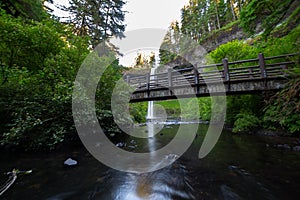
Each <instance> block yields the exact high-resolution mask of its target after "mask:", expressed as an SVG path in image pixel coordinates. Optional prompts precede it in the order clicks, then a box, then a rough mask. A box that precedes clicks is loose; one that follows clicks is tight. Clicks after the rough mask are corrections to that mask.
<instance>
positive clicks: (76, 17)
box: [67, 0, 125, 47]
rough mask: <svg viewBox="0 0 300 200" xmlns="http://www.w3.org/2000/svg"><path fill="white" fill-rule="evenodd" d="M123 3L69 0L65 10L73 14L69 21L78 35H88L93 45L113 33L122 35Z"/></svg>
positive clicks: (97, 0) (108, 0)
mask: <svg viewBox="0 0 300 200" xmlns="http://www.w3.org/2000/svg"><path fill="white" fill-rule="evenodd" d="M124 4H125V2H124V1H123V0H70V7H69V8H67V10H68V11H69V12H70V13H71V14H72V16H73V17H72V18H71V20H70V22H71V23H72V24H73V25H74V29H75V32H76V33H77V34H78V35H80V36H82V35H88V36H90V37H91V44H92V46H93V47H95V46H96V45H97V44H99V43H100V42H102V41H103V40H105V39H107V38H109V37H111V36H113V35H115V36H119V37H122V36H123V35H122V33H123V31H124V30H125V25H124V24H123V21H124V18H125V12H124V11H123V10H122V9H123V6H124Z"/></svg>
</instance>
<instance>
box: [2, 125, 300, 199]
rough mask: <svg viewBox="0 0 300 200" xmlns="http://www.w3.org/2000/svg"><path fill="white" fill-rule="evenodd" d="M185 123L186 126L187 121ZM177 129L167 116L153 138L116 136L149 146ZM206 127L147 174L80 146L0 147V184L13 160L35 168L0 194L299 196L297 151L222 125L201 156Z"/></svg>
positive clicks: (139, 147)
mask: <svg viewBox="0 0 300 200" xmlns="http://www.w3.org/2000/svg"><path fill="white" fill-rule="evenodd" d="M183 126H186V127H185V128H186V130H187V131H189V124H183ZM154 128H155V127H154ZM177 129H178V125H175V126H174V125H170V124H165V128H164V129H163V130H162V131H161V132H160V133H158V134H156V135H154V136H153V137H151V138H147V139H143V138H132V137H129V138H127V139H124V138H123V139H120V140H119V141H115V142H116V144H120V143H122V144H123V145H120V148H123V149H126V150H129V151H133V152H149V151H150V152H152V151H154V150H155V149H159V148H162V147H163V146H165V145H166V144H168V143H169V142H170V141H171V140H172V138H173V137H174V133H176V131H177ZM206 129H207V126H205V125H202V126H201V127H200V129H199V131H198V133H197V137H196V138H195V141H194V143H193V144H192V146H191V147H190V148H189V150H188V151H187V152H186V153H185V154H184V155H183V156H182V157H181V158H179V159H177V160H176V158H177V157H176V155H172V154H170V155H169V156H168V158H166V160H168V159H169V161H175V160H176V161H175V162H173V164H172V165H170V166H168V167H166V168H163V169H161V170H159V171H156V172H153V173H145V174H132V173H124V172H119V171H116V170H113V169H109V168H108V167H106V166H104V165H102V164H101V163H99V162H98V161H97V160H96V159H94V158H93V157H92V156H91V155H90V154H89V153H88V152H87V151H86V150H85V149H84V148H81V147H76V148H73V149H69V150H68V149H65V150H64V151H62V152H54V153H48V154H47V153H43V154H37V153H34V154H32V155H30V154H17V153H7V152H6V153H4V152H2V154H1V157H0V170H1V173H0V181H1V183H0V184H2V183H4V182H5V180H7V176H6V175H4V172H7V171H11V170H12V169H13V168H17V169H21V170H29V169H32V170H33V172H32V173H31V174H29V175H26V176H25V175H24V176H20V177H18V179H17V181H16V182H15V184H14V185H13V186H12V187H11V188H10V189H9V190H8V191H7V192H6V193H5V194H4V195H3V196H1V199H4V200H11V199H13V200H23V199H33V200H34V199H38V200H39V199H49V200H67V199H75V200H76V199H93V200H181V199H182V200H185V199H190V200H198V199H225V200H231V199H299V196H300V191H299V186H300V171H299V169H300V159H299V158H300V154H299V153H298V152H293V151H287V150H283V149H277V148H272V145H271V144H272V141H273V140H274V139H270V138H264V137H258V136H247V135H240V136H237V135H232V134H231V133H228V132H226V131H224V132H223V133H222V136H221V138H220V140H219V142H218V143H217V145H216V146H215V148H214V150H213V151H212V152H211V153H210V154H209V155H208V156H207V157H205V158H204V159H201V160H200V159H198V157H197V155H198V151H199V148H200V146H201V144H202V141H203V138H204V134H205V132H206ZM278 140H280V141H282V140H285V138H278ZM266 144H268V145H266ZM129 146H130V147H129ZM68 157H71V158H73V159H75V160H77V161H78V163H79V164H78V166H75V167H71V168H69V167H66V166H64V165H63V162H64V160H65V159H66V158H68Z"/></svg>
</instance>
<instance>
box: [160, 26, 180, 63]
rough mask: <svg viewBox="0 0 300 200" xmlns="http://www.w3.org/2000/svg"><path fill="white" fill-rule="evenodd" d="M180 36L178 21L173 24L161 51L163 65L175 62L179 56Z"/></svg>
mask: <svg viewBox="0 0 300 200" xmlns="http://www.w3.org/2000/svg"><path fill="white" fill-rule="evenodd" d="M180 35H181V32H180V28H179V23H178V22H177V21H175V22H172V23H171V25H170V26H169V28H168V31H167V33H166V35H165V37H164V39H163V42H162V44H161V46H160V49H159V58H160V63H161V64H166V63H168V62H170V61H173V60H174V59H175V58H176V57H177V56H178V55H179V53H180V52H179V49H178V44H179V40H180Z"/></svg>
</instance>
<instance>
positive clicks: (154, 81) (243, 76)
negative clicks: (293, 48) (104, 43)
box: [126, 53, 300, 102]
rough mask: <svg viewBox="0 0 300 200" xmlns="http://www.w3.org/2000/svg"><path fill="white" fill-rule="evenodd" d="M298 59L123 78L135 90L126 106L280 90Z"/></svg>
mask: <svg viewBox="0 0 300 200" xmlns="http://www.w3.org/2000/svg"><path fill="white" fill-rule="evenodd" d="M299 55H300V53H297V54H288V55H281V56H274V57H266V58H265V57H264V55H263V54H259V55H258V58H255V59H249V60H240V61H235V62H228V59H226V58H225V59H223V61H222V63H218V64H214V65H207V66H201V67H190V68H185V69H180V70H174V69H169V70H168V72H167V73H158V74H154V75H150V74H149V73H148V74H143V75H130V74H129V75H127V77H126V80H127V83H128V84H129V85H130V86H132V87H133V88H135V91H134V92H133V94H131V97H130V102H139V101H149V100H166V99H176V98H185V97H195V96H197V97H203V96H209V95H225V94H226V95H234V94H242V93H257V92H262V91H269V90H278V89H281V88H283V86H284V83H285V82H286V80H287V77H288V76H289V73H288V71H289V69H290V68H291V66H293V65H295V64H296V60H297V59H298V61H299Z"/></svg>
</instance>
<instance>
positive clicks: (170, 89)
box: [168, 68, 173, 96]
mask: <svg viewBox="0 0 300 200" xmlns="http://www.w3.org/2000/svg"><path fill="white" fill-rule="evenodd" d="M168 83H169V85H168V88H169V95H170V96H172V95H173V92H172V87H173V81H172V68H169V69H168Z"/></svg>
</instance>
